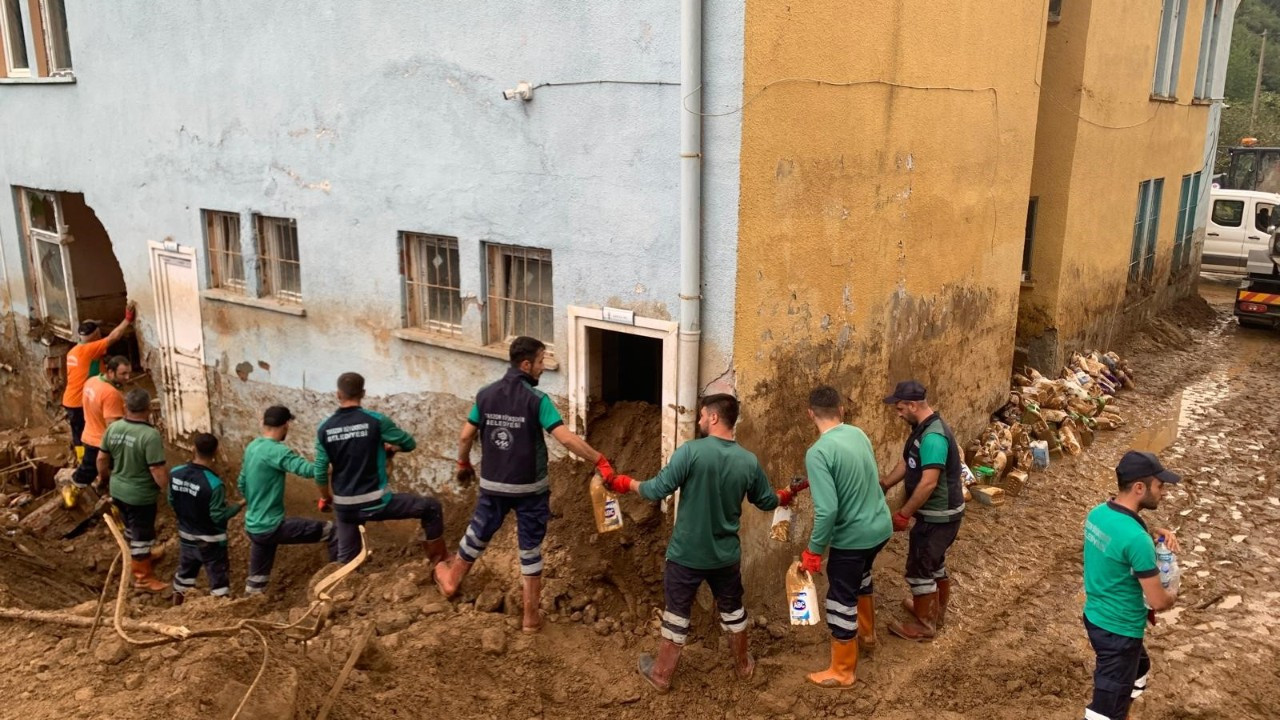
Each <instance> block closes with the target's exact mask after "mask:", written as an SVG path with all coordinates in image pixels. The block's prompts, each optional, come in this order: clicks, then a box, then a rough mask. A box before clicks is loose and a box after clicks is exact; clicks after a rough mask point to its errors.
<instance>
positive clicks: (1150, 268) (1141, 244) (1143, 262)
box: [1129, 178, 1164, 284]
mask: <svg viewBox="0 0 1280 720" xmlns="http://www.w3.org/2000/svg"><path fill="white" fill-rule="evenodd" d="M1163 197H1164V178H1155V179H1152V180H1144V181H1142V182H1141V183H1139V184H1138V212H1137V214H1136V215H1135V217H1134V221H1133V247H1132V248H1131V250H1130V253H1129V282H1130V283H1134V284H1137V283H1142V282H1144V281H1148V280H1150V279H1151V276H1152V274H1154V272H1155V265H1156V235H1157V232H1158V229H1159V226H1160V205H1161V203H1162V201H1163Z"/></svg>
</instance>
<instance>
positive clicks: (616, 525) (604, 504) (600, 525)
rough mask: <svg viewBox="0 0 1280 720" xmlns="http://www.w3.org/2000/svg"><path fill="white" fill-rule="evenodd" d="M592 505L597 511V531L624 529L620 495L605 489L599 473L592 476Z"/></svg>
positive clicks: (605, 531)
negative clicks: (619, 500)
mask: <svg viewBox="0 0 1280 720" xmlns="http://www.w3.org/2000/svg"><path fill="white" fill-rule="evenodd" d="M591 505H592V509H593V510H594V511H595V516H596V531H597V532H600V533H607V532H613V531H614V530H620V529H622V506H621V504H620V503H619V502H618V496H617V495H614V494H613V493H611V492H609V491H608V490H606V489H605V487H604V480H603V479H602V478H601V477H600V474H599V473H596V474H594V475H592V476H591Z"/></svg>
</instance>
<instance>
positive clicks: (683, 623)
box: [606, 394, 792, 692]
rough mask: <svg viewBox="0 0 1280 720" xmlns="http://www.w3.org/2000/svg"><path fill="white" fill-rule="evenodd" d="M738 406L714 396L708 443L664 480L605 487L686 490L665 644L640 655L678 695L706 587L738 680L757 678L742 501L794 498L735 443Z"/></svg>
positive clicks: (665, 471) (658, 682) (675, 533)
mask: <svg viewBox="0 0 1280 720" xmlns="http://www.w3.org/2000/svg"><path fill="white" fill-rule="evenodd" d="M737 422H738V400H737V398H735V397H733V396H732V395H725V394H719V395H708V396H707V397H704V398H703V399H702V402H701V403H699V405H698V429H699V430H701V431H702V434H703V435H704V436H705V437H703V438H701V439H698V440H690V441H689V442H686V443H685V444H683V445H681V446H680V447H679V448H678V449H676V451H675V452H674V453H672V455H671V461H670V462H669V463H667V466H666V467H664V468H662V470H661V471H659V472H658V475H657V477H655V478H653V479H652V480H647V481H645V482H636V481H635V480H633V479H632V478H630V477H627V476H626V475H615V476H613V477H612V478H610V479H608V480H607V481H606V482H607V484H608V486H609V489H610V490H612V491H614V492H616V493H628V492H636V493H639V494H640V496H641V497H643V498H644V499H646V500H661V499H663V498H665V497H667V496H668V495H671V494H672V493H674V492H676V491H677V490H679V491H680V508H679V511H678V512H677V514H676V525H675V528H673V529H672V531H671V540H670V542H668V543H667V563H666V570H665V572H664V574H663V579H662V587H663V592H664V595H665V601H666V608H665V611H664V612H663V613H662V643H661V645H660V646H659V648H658V654H657V658H656V659H655V658H654V657H652V656H650V655H647V654H646V655H642V656H640V674H641V675H643V676H644V678H645V679H646V680H648V681H649V684H650V685H653V687H654V688H655V689H657V690H658V692H666V691H667V690H669V689H670V688H671V676H672V675H673V674H675V671H676V664H677V663H678V662H679V661H680V651H681V649H683V647H684V644H685V642H686V640H687V639H688V636H689V618H690V617H691V615H692V612H693V601H694V597H695V596H696V595H697V592H698V588H699V587H701V586H702V583H703V582H706V583H707V585H709V586H710V587H711V594H712V595H713V596H715V599H716V606H717V607H718V608H719V610H720V627H721V629H723V630H724V631H725V632H727V633H729V648H730V649H731V650H732V651H733V657H734V663H735V669H736V671H737V673H738V677H740V678H742V679H747V678H750V677H751V675H752V674H753V673H754V671H755V659H754V658H752V657H751V654H750V652H748V648H747V611H746V608H744V607H743V605H742V595H743V589H742V572H741V568H740V566H739V563H740V561H741V557H742V549H741V545H740V543H739V540H738V529H739V525H740V523H739V520H740V518H741V516H742V501H743V499H744V498H745V499H747V500H750V501H751V504H752V505H755V506H756V507H757V508H760V509H761V510H772V509H774V508H776V507H778V505H788V504H790V503H791V498H792V491H791V490H790V489H783V490H779V491H777V492H776V493H775V492H774V490H773V488H772V487H770V485H769V478H767V477H766V476H765V474H764V469H763V468H761V467H760V461H759V460H757V459H756V456H755V455H753V454H752V453H751V452H749V451H747V450H745V449H743V448H742V447H741V446H739V445H738V443H737V442H735V441H734V434H733V427H734V425H736V424H737Z"/></svg>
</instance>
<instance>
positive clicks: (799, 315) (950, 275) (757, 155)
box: [734, 0, 1044, 592]
mask: <svg viewBox="0 0 1280 720" xmlns="http://www.w3.org/2000/svg"><path fill="white" fill-rule="evenodd" d="M1032 5H1034V7H1032ZM953 10H954V12H949V14H948V17H947V20H946V21H945V22H938V21H937V15H936V9H935V7H934V5H933V4H931V3H927V2H924V1H923V0H893V1H891V2H871V1H870V0H867V1H865V2H863V1H856V2H847V1H842V2H837V1H835V0H815V1H813V2H809V3H804V4H791V5H787V6H783V5H767V4H761V3H755V4H748V6H747V51H746V60H745V62H746V86H745V88H744V98H745V99H746V100H747V106H746V108H745V110H744V111H743V131H742V138H743V139H742V199H741V204H740V225H739V230H740V239H739V246H738V247H739V256H738V306H739V313H738V322H737V326H736V328H735V343H734V347H735V352H734V361H735V370H736V373H737V382H738V386H739V388H740V391H741V394H742V397H743V399H744V409H743V419H742V424H741V426H740V439H741V441H742V443H743V445H744V446H746V447H748V448H750V449H754V450H756V451H758V453H759V455H760V458H761V460H762V462H763V463H764V466H765V469H766V470H767V471H768V473H769V475H770V476H771V477H772V478H773V479H774V484H775V485H778V484H780V483H781V482H782V480H783V479H785V478H787V477H790V476H791V475H793V474H801V473H803V471H804V470H803V459H804V452H805V450H806V449H807V447H808V446H809V445H810V444H812V442H813V441H814V440H815V439H816V432H815V431H814V429H813V427H812V424H811V422H810V421H809V419H808V417H807V416H806V414H805V409H806V405H807V402H808V393H809V391H810V390H811V389H812V388H813V387H814V386H815V385H817V384H820V383H830V384H833V385H835V386H836V387H837V388H838V389H839V390H840V391H841V392H842V393H844V394H845V395H846V397H847V398H848V399H849V400H848V403H849V409H850V412H851V417H850V419H851V420H852V421H853V422H854V423H855V424H857V425H859V426H861V427H863V428H864V429H865V430H866V431H867V433H868V434H869V436H870V437H871V439H872V442H873V443H874V446H875V448H876V451H877V455H878V459H879V461H880V463H881V465H882V466H883V467H884V468H885V470H886V471H887V470H888V469H889V467H890V463H892V462H894V461H896V458H897V456H898V454H899V453H900V452H901V442H902V440H903V439H904V438H905V434H906V433H905V426H904V425H903V424H902V422H901V421H900V420H898V419H897V417H896V416H894V415H893V414H892V413H891V412H890V411H888V410H887V409H886V408H885V407H884V405H883V404H882V403H881V400H882V398H883V397H884V395H885V394H886V393H887V391H888V390H889V389H891V388H892V385H893V383H894V382H896V381H899V380H903V379H907V378H910V377H915V378H918V379H920V380H921V381H923V382H924V383H925V384H926V385H928V386H929V388H930V391H931V394H932V397H933V398H934V399H935V402H936V406H937V408H938V410H939V411H940V412H941V413H942V415H943V417H945V418H947V419H948V420H949V421H950V422H951V423H952V424H953V425H954V426H955V428H956V432H957V434H959V435H961V436H964V435H966V434H968V433H971V432H974V431H976V430H977V428H978V427H979V426H980V425H981V424H982V423H983V422H985V420H986V418H987V417H988V415H989V413H990V412H991V411H992V410H995V409H996V408H998V407H999V406H1000V405H1001V404H1002V403H1003V402H1004V401H1005V399H1006V398H1007V394H1008V378H1009V368H1010V364H1011V362H1012V357H1013V340H1014V329H1015V325H1016V314H1017V299H1018V286H1019V271H1020V268H1019V261H1020V258H1021V248H1022V234H1023V226H1024V221H1025V218H1026V197H1027V189H1028V187H1029V185H1030V176H1031V153H1030V150H1029V149H1030V147H1031V146H1032V145H1033V143H1034V140H1035V123H1036V113H1037V105H1038V88H1037V86H1036V75H1037V72H1038V68H1039V62H1040V53H1039V44H1038V42H1037V41H1036V39H1037V38H1039V37H1040V36H1041V35H1042V33H1043V32H1044V7H1043V5H1041V4H1036V3H1033V4H1028V3H1024V2H1017V1H1016V0H1001V1H999V2H991V3H986V4H982V5H980V6H965V7H964V8H963V9H953ZM1010 38H1019V40H1018V41H1016V42H1010V41H1009V39H1010ZM767 523H768V517H767V516H766V515H765V514H762V513H752V512H748V513H747V514H745V515H744V533H743V538H744V547H746V548H747V555H746V569H747V574H748V587H752V586H753V583H752V581H753V580H754V581H755V582H754V586H756V587H764V588H765V590H764V591H763V592H769V590H768V588H776V587H777V578H778V577H781V575H782V572H783V570H784V569H785V566H786V564H787V563H788V562H789V561H790V560H791V559H793V557H794V555H795V553H796V552H798V548H796V547H788V548H782V547H781V546H779V545H778V544H777V543H769V542H768V541H767V540H765V539H764V538H765V537H766V536H767V533H766V532H764V531H763V528H762V526H764V525H765V524H767ZM800 529H801V530H802V531H803V530H804V528H800ZM800 534H803V533H800Z"/></svg>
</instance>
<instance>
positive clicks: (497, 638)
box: [480, 628, 507, 655]
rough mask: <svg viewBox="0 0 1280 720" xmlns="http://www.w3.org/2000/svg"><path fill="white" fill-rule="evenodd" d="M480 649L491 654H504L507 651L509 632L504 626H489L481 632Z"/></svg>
mask: <svg viewBox="0 0 1280 720" xmlns="http://www.w3.org/2000/svg"><path fill="white" fill-rule="evenodd" d="M480 649H481V650H484V651H485V652H486V653H487V654H489V655H502V654H503V653H505V652H506V651H507V634H506V633H505V632H503V630H502V628H489V629H487V630H485V631H484V632H482V633H480Z"/></svg>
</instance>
